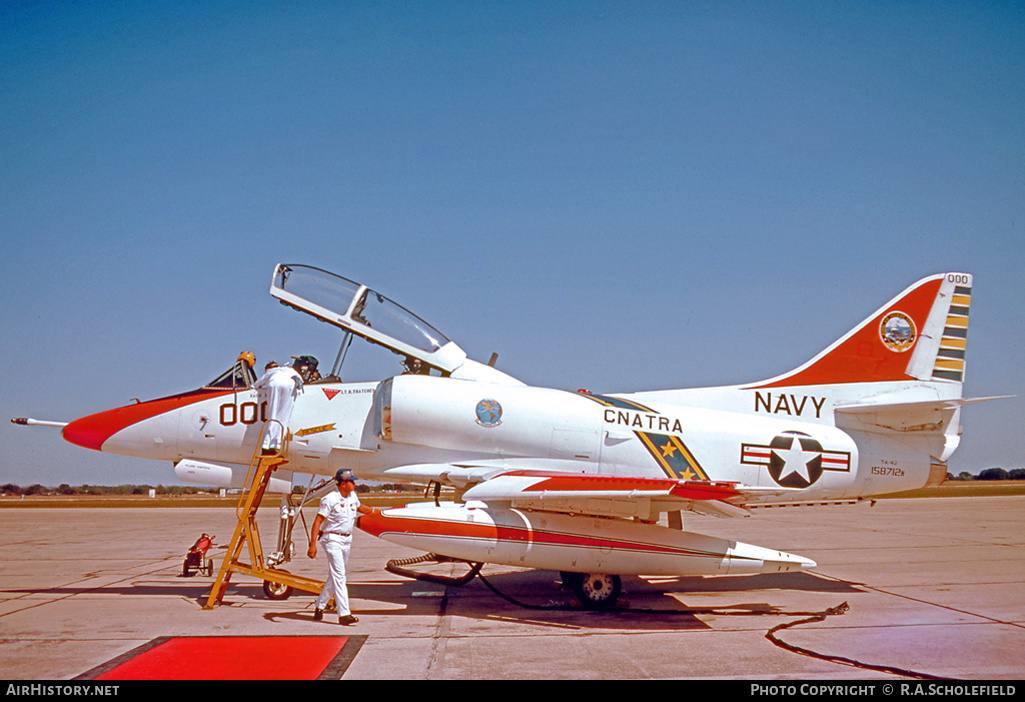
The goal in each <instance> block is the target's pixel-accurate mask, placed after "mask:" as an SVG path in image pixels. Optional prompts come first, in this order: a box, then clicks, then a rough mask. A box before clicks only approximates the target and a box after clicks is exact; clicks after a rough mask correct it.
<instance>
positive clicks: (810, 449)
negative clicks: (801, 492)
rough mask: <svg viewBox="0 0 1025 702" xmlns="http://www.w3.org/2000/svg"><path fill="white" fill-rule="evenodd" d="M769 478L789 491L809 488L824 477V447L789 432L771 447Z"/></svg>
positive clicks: (794, 432) (777, 438) (804, 436)
mask: <svg viewBox="0 0 1025 702" xmlns="http://www.w3.org/2000/svg"><path fill="white" fill-rule="evenodd" d="M769 448H770V449H771V453H770V457H769V475H771V476H772V479H773V480H775V481H776V483H777V484H779V485H782V486H783V487H788V488H806V487H808V486H809V485H814V484H815V483H816V482H818V479H819V478H821V477H822V444H820V443H819V442H818V441H816V440H815V439H813V438H811V437H810V436H808V435H807V434H803V433H801V432H796V431H788V432H784V433H783V434H780V435H779V436H777V437H776V438H775V439H773V440H772V443H770V444H769Z"/></svg>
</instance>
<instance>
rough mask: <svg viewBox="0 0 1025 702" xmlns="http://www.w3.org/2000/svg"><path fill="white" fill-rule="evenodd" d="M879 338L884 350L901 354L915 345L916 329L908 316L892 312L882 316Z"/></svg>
mask: <svg viewBox="0 0 1025 702" xmlns="http://www.w3.org/2000/svg"><path fill="white" fill-rule="evenodd" d="M879 338H880V339H881V340H882V342H883V344H884V345H885V346H886V348H888V349H890V350H891V351H894V352H896V353H903V352H905V351H907V350H908V349H910V348H911V347H912V346H914V345H915V339H917V338H918V329H916V328H915V321H914V320H913V319H911V317H910V316H908V315H906V314H904V313H903V312H896V311H894V312H890V313H888V314H886V315H884V316H883V321H882V322H880V324H879Z"/></svg>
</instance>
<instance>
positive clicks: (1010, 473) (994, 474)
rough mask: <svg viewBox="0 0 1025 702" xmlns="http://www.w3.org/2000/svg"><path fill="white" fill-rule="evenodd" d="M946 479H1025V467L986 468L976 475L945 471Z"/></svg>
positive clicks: (965, 472)
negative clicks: (1008, 468)
mask: <svg viewBox="0 0 1025 702" xmlns="http://www.w3.org/2000/svg"><path fill="white" fill-rule="evenodd" d="M947 480H1025V468H1015V469H1013V470H1004V469H1003V468H987V469H986V470H984V471H982V472H981V473H979V474H978V475H974V474H972V473H969V472H967V471H962V472H960V473H958V474H957V475H954V474H952V473H947Z"/></svg>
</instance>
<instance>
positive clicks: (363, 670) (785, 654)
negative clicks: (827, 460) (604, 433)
mask: <svg viewBox="0 0 1025 702" xmlns="http://www.w3.org/2000/svg"><path fill="white" fill-rule="evenodd" d="M312 516H313V510H309V511H308V512H307V524H309V523H310V522H312ZM260 525H261V527H260V528H261V534H262V537H263V540H264V543H268V544H273V543H274V541H275V538H276V535H277V513H276V511H275V510H273V509H264V510H261V516H260ZM234 526H235V510H234V509H232V508H120V509H117V508H114V509H111V508H81V509H73V508H38V509H19V508H3V509H0V534H2V535H3V536H2V538H0V559H2V560H0V563H2V566H0V678H2V679H7V680H40V679H47V680H53V679H71V678H74V677H75V676H78V675H81V674H83V673H85V672H87V671H89V670H91V669H93V668H95V667H97V666H99V665H101V664H103V663H105V662H107V661H109V660H111V659H113V658H115V657H117V656H120V655H122V654H124V653H126V652H128V651H131V650H132V649H134V648H136V647H137V646H140V645H142V644H145V643H146V642H148V641H151V640H152V639H155V638H157V637H161V636H186V635H191V636H199V635H203V636H216V635H323V634H352V635H362V636H366V637H367V638H366V641H365V642H364V644H363V646H362V648H361V649H360V650H359V653H358V654H357V655H356V657H355V659H354V660H353V661H352V663H351V664H350V665H349V667H348V669H347V670H346V671H345V673H344V674H343V676H342V677H343V679H346V680H349V679H414V680H429V679H623V678H629V679H663V678H677V679H679V678H715V679H743V680H794V679H799V680H835V679H877V680H878V679H882V680H897V679H900V678H907V677H910V676H913V675H916V674H919V675H923V676H936V677H941V678H951V679H959V680H980V679H985V680H997V679H1004V680H1007V679H1021V678H1023V677H1025V587H1023V585H1025V529H1023V526H1025V497H983V498H979V497H976V498H955V497H951V498H919V499H897V500H880V501H879V502H878V503H877V504H876V505H875V506H872V507H869V506H868V505H861V506H850V507H821V508H788V509H777V510H760V511H758V512H757V513H756V514H755V516H752V517H749V518H744V519H713V518H706V517H696V516H695V517H690V518H688V519H686V520H685V527H686V528H687V529H689V530H693V531H697V532H702V533H708V534H712V535H716V536H725V537H728V538H735V539H737V540H740V541H746V542H749V543H755V544H758V545H762V546H767V547H770V548H774V549H780V550H783V551H789V552H792V553H797V554H801V555H803V556H807V557H809V558H812V559H814V560H815V561H817V562H818V564H819V567H818V568H817V569H816V570H814V571H811V572H808V573H800V574H781V575H763V576H740V577H718V578H694V577H690V578H658V579H655V578H638V577H624V578H623V590H624V594H623V600H624V601H625V602H624V603H623V604H625V605H626V606H625V607H621V608H619V609H616V610H614V611H608V612H588V611H584V610H582V609H580V608H579V607H577V606H575V598H574V597H573V595H572V594H571V593H570V592H569V591H566V590H562V589H560V588H559V587H558V584H557V581H558V574H557V573H553V572H550V571H529V570H519V569H514V568H506V567H499V566H486V567H485V568H484V571H483V575H484V576H485V578H486V580H487V583H485V582H484V581H482V580H480V579H476V580H474V581H472V582H471V583H469V584H467V585H464V586H461V587H454V586H444V585H438V584H433V583H429V582H423V581H416V580H409V579H406V578H403V577H400V576H397V575H392V574H390V573H388V572H386V571H385V570H384V566H385V563H386V562H387V561H388V560H389V559H393V558H408V557H411V556H416V555H419V554H417V553H415V552H413V551H410V550H408V549H405V548H402V547H399V546H393V545H390V544H388V543H385V542H383V541H380V540H378V539H375V538H374V537H371V536H368V535H366V534H364V533H362V532H359V533H358V534H357V535H356V538H355V544H354V547H353V553H352V558H351V561H350V564H349V570H350V576H349V579H350V596H351V600H352V608H353V611H354V613H355V614H357V615H358V616H359V618H360V622H359V623H358V624H357V625H356V626H352V627H341V626H339V625H338V624H337V623H335V622H336V618H335V617H334V616H332V615H331V614H329V615H328V616H325V618H324V621H323V622H321V623H316V622H314V621H313V619H312V611H313V596H312V595H310V594H308V593H302V592H297V593H296V594H295V595H293V596H292V597H291V598H290V599H288V600H284V601H272V600H268V599H266V598H265V597H264V595H263V591H262V587H261V583H260V582H258V581H256V580H254V579H251V578H246V577H243V576H239V575H235V576H234V578H233V582H232V584H231V586H230V588H229V590H228V593H227V595H226V596H225V598H224V602H223V604H222V605H221V606H220V607H218V608H216V609H215V610H212V611H205V610H203V609H202V608H201V606H202V604H203V603H205V601H206V597H207V595H208V593H209V590H210V586H211V584H212V582H213V580H214V576H209V577H206V576H197V577H192V578H184V577H182V576H181V570H182V562H183V561H184V559H185V554H186V552H187V551H188V549H189V547H190V546H191V545H192V543H193V542H194V541H195V540H196V538H198V537H199V535H200V534H201V533H202V532H208V533H211V534H214V535H216V538H215V546H214V548H213V549H211V551H210V555H212V556H213V558H214V560H215V573H214V575H216V567H219V566H220V561H221V559H223V556H224V553H225V548H226V546H227V542H228V540H229V539H230V537H231V534H232V531H233V529H234ZM297 534H299V531H298V529H297ZM306 545H307V544H306V541H305V537H304V536H301V535H300V536H298V539H297V544H296V546H297V549H298V551H299V555H297V556H296V558H295V560H293V562H292V563H291V564H289V565H288V568H289V570H291V571H292V572H294V573H299V574H304V575H308V576H311V577H315V578H323V577H324V573H325V572H326V563H325V561H324V559H323V556H320V558H318V560H317V561H310V560H309V559H307V558H306V556H305V550H306ZM441 568H442V570H440V571H439V570H438V569H437V568H436V569H435V572H444V573H449V574H456V575H458V574H461V573H462V572H464V570H465V568H463V567H461V566H456V565H447V566H443V567H441ZM487 584H490V585H491V586H493V587H494V588H495V589H496V590H498V591H499V592H500V593H502V594H503V595H505V596H506V597H508V598H510V599H511V600H513V601H510V599H505V598H503V597H501V596H499V595H498V594H496V593H495V592H494V591H492V590H491V589H489V587H488V586H487ZM842 603H847V605H848V609H846V611H845V612H843V613H835V614H831V615H827V616H824V617H823V618H822V619H821V620H820V621H810V622H805V623H800V624H798V625H797V626H794V627H792V628H787V629H782V630H780V631H778V632H777V633H776V634H775V636H776V638H777V639H778V640H780V641H781V642H784V643H785V644H788V645H790V646H792V647H795V649H796V650H794V649H787V648H783V647H781V646H778V645H775V644H774V643H773V642H772V641H771V640H770V639H768V638H767V637H766V634H767V632H769V630H770V629H773V628H774V627H777V626H779V625H781V624H788V623H796V622H802V621H803V620H806V619H809V618H810V617H811V616H812V615H813V614H815V613H823V612H827V611H828V610H830V609H831V608H835V607H837V606H838V605H841V604H842ZM839 659H843V660H839Z"/></svg>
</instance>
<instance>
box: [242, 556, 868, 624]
mask: <svg viewBox="0 0 1025 702" xmlns="http://www.w3.org/2000/svg"><path fill="white" fill-rule="evenodd" d="M484 577H485V578H486V582H483V581H482V579H481V578H477V579H475V580H473V581H471V582H470V583H468V584H466V585H463V586H460V587H454V586H445V585H443V584H437V583H429V582H421V581H415V580H399V581H396V580H387V581H380V582H377V583H358V582H354V583H350V585H349V596H350V598H351V599H353V600H356V601H359V602H360V604H354V606H353V613H354V614H357V615H368V616H372V615H385V616H400V617H403V616H437V615H439V614H441V615H446V616H455V617H466V618H477V619H486V620H492V621H494V620H502V621H508V622H510V623H517V622H518V623H525V624H532V625H542V626H551V627H557V628H572V629H604V630H609V629H613V630H638V629H644V630H653V629H654V630H661V631H681V630H689V629H710V628H712V627H711V626H710V625H709V624H708V623H706V622H705V621H703V619H702V616H705V617H708V616H714V617H724V616H752V617H753V616H764V615H774V616H779V617H786V616H806V615H807V612H803V611H802V612H793V613H792V614H791V612H790V611H789V610H790V609H791V607H788V605H787V604H786V597H785V593H786V592H787V591H801V592H818V593H829V594H837V595H848V594H851V593H857V592H860V591H861V590H860V589H858V588H857V587H855V586H853V585H852V584H850V583H845V582H841V581H836V580H831V579H826V578H822V577H818V576H815V575H813V574H808V573H790V574H774V575H758V576H746V577H733V578H728V577H723V578H700V577H689V578H663V579H659V580H658V581H657V582H656V583H654V584H653V583H650V582H648V581H646V580H644V579H641V578H636V577H624V578H623V594H622V596H621V598H620V603H619V606H617V607H616V608H614V609H609V610H600V611H592V610H586V609H584V608H583V607H581V606H580V604H579V603H578V602H577V600H576V597H575V596H574V595H573V593H572V592H571V591H570V590H569V589H564V588H560V587H559V575H558V574H557V573H553V572H551V571H541V570H530V571H520V572H507V573H499V574H496V575H487V574H485V576H484ZM489 585H490V587H489ZM767 592H768V593H773V592H778V593H781V596H780V597H779V598H778V600H779V601H778V602H777V603H775V604H773V603H770V602H763V601H752V600H753V599H755V598H754V597H751V596H752V595H755V596H756V597H757V596H764V595H766V594H767ZM240 594H241V593H240ZM688 595H693V596H695V597H696V598H700V604H694V605H690V604H687V603H686V601H685V599H684V598H686V597H687V596H688ZM719 595H721V596H719ZM745 595H746V597H745ZM298 597H303V594H300V595H298ZM713 598H714V599H713ZM372 602H378V603H382V604H383V603H388V604H389V605H391V606H388V607H379V608H376V607H373V606H372V605H371V606H367V603H372ZM312 607H313V603H312V600H308V605H307V607H306V608H305V609H302V610H299V611H292V612H281V611H277V612H267V613H265V614H264V618H265V619H266V620H267V621H271V622H276V621H280V620H292V621H310V622H312V621H313V611H312ZM324 621H326V622H330V623H333V622H334V617H333V616H325V618H324Z"/></svg>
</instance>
